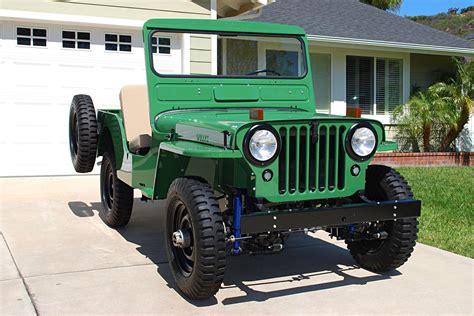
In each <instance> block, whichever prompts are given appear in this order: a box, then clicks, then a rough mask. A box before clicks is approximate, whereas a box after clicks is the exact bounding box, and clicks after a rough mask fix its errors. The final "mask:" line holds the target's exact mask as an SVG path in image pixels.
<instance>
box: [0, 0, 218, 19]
mask: <svg viewBox="0 0 474 316" xmlns="http://www.w3.org/2000/svg"><path fill="white" fill-rule="evenodd" d="M198 3H199V4H197V3H194V2H190V1H186V0H173V1H169V0H155V1H120V2H117V1H113V0H69V1H67V2H57V1H51V0H15V1H1V2H0V9H8V10H22V11H32V12H37V13H55V14H72V15H82V16H100V17H106V18H116V19H131V20H143V21H145V20H148V19H151V18H201V19H202V18H209V17H210V0H206V1H200V2H198Z"/></svg>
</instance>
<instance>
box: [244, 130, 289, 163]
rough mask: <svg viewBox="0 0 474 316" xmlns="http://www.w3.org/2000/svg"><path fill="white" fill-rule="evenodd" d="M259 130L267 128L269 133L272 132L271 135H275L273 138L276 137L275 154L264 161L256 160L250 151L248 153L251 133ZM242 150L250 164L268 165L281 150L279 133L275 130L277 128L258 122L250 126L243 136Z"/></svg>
mask: <svg viewBox="0 0 474 316" xmlns="http://www.w3.org/2000/svg"><path fill="white" fill-rule="evenodd" d="M261 130H267V131H269V132H270V133H272V134H273V136H275V139H276V142H277V149H276V151H275V154H274V155H273V156H272V157H271V158H270V159H268V160H265V161H262V160H258V159H256V158H255V157H254V156H253V155H252V154H251V153H250V140H251V139H252V137H253V135H254V134H255V133H256V132H258V131H261ZM243 147H244V148H243V151H244V155H245V158H247V160H248V161H250V162H251V163H252V164H254V165H256V166H259V167H265V166H268V165H270V164H271V163H272V162H274V161H275V160H276V159H277V158H278V156H279V155H280V151H281V139H280V134H279V133H278V132H277V130H276V129H275V128H274V127H273V126H271V125H268V124H258V125H254V126H252V127H251V128H250V129H249V130H248V132H247V134H246V135H245V138H244V146H243Z"/></svg>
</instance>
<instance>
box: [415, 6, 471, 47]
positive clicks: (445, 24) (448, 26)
mask: <svg viewBox="0 0 474 316" xmlns="http://www.w3.org/2000/svg"><path fill="white" fill-rule="evenodd" d="M407 18H409V19H411V20H413V21H415V22H418V23H422V24H425V25H428V26H431V27H433V28H435V29H438V30H441V31H445V32H448V33H451V34H454V35H457V36H459V37H462V38H464V39H468V40H471V41H474V6H472V7H468V8H464V9H460V10H459V9H451V10H450V12H448V13H440V14H437V15H433V16H422V15H420V16H409V17H407Z"/></svg>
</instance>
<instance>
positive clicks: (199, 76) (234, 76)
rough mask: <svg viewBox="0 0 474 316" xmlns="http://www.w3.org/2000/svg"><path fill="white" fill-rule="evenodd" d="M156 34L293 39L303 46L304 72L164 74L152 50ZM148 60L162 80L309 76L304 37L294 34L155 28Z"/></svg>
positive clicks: (270, 78) (148, 47)
mask: <svg viewBox="0 0 474 316" xmlns="http://www.w3.org/2000/svg"><path fill="white" fill-rule="evenodd" d="M155 33H181V34H183V33H186V34H206V35H221V34H222V35H225V36H230V37H231V36H255V37H285V38H293V39H296V40H298V41H299V42H300V45H301V52H302V54H301V56H302V59H303V60H302V61H303V63H302V66H303V67H304V72H303V74H302V75H300V76H277V75H274V76H255V75H205V74H190V75H177V74H162V73H159V72H158V71H156V69H155V66H154V61H153V59H154V58H153V49H152V38H153V35H154V34H155ZM147 40H148V45H147V50H148V58H149V61H150V67H151V71H152V73H153V74H155V75H156V76H158V77H161V78H183V79H187V78H207V79H212V78H214V79H258V80H262V79H263V80H265V79H266V80H275V79H286V80H288V79H289V80H301V79H304V78H306V76H307V75H308V57H307V54H308V52H307V51H306V45H305V41H304V40H303V38H302V36H300V35H294V34H267V33H248V32H225V31H204V30H182V29H165V28H163V29H162V28H154V29H153V30H151V31H150V32H149V33H148V39H147Z"/></svg>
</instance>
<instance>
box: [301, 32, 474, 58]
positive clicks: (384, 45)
mask: <svg viewBox="0 0 474 316" xmlns="http://www.w3.org/2000/svg"><path fill="white" fill-rule="evenodd" d="M307 38H308V40H309V41H311V42H317V43H322V44H326V45H329V46H339V47H341V46H347V45H351V46H352V45H358V46H360V47H361V48H362V47H371V48H375V49H378V50H391V51H393V50H396V51H404V52H413V53H425V54H436V55H451V56H469V57H474V49H472V48H464V47H446V46H434V45H424V44H414V43H400V42H388V41H377V40H368V39H359V38H347V37H334V36H324V35H307Z"/></svg>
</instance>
